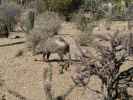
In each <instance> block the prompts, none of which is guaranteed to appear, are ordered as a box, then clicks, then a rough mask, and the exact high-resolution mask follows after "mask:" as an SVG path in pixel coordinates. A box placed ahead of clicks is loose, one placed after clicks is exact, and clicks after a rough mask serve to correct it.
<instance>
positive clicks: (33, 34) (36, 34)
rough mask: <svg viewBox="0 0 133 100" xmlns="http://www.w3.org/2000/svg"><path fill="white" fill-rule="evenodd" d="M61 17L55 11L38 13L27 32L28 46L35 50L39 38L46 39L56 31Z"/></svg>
mask: <svg viewBox="0 0 133 100" xmlns="http://www.w3.org/2000/svg"><path fill="white" fill-rule="evenodd" d="M61 23H62V21H61V19H60V17H59V16H58V14H57V13H54V12H45V13H43V14H41V15H39V16H38V17H37V19H36V21H35V25H34V28H33V29H32V30H31V31H30V33H28V34H27V41H28V46H29V48H32V50H33V51H35V47H36V45H37V44H38V43H39V42H40V41H41V40H44V41H45V40H47V39H48V37H52V36H54V35H56V34H57V33H58V30H59V28H60V26H61Z"/></svg>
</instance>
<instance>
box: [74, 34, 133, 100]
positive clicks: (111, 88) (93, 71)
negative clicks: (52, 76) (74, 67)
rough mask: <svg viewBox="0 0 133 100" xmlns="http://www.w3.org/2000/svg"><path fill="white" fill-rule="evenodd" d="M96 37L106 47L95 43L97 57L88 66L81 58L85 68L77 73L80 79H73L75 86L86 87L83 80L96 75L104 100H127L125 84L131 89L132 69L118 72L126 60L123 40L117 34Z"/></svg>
mask: <svg viewBox="0 0 133 100" xmlns="http://www.w3.org/2000/svg"><path fill="white" fill-rule="evenodd" d="M98 37H99V38H101V39H102V40H103V41H104V42H108V43H109V44H108V46H105V45H102V44H99V43H98V44H97V43H96V44H95V45H94V47H96V51H97V53H98V55H97V56H96V57H95V56H93V57H92V61H91V60H90V63H89V64H87V62H85V60H84V58H81V61H82V62H83V64H84V65H85V66H86V67H85V68H84V69H82V70H80V71H79V72H78V75H79V76H80V77H77V78H73V80H74V82H75V84H79V86H82V87H84V86H86V87H87V84H88V81H85V80H86V79H88V80H89V78H90V77H91V76H92V75H97V76H98V77H99V78H100V79H101V80H102V83H103V86H102V90H103V93H104V94H103V99H104V100H115V99H118V98H122V100H125V96H126V97H127V98H126V99H127V100H128V97H129V96H128V95H127V94H128V93H127V91H126V88H127V87H128V85H126V84H130V86H131V87H132V84H133V82H132V74H131V73H132V68H131V69H129V70H127V71H124V72H122V73H120V72H119V70H120V67H121V65H123V63H124V62H126V60H127V54H126V50H125V48H124V47H123V45H122V40H123V39H121V38H120V35H118V32H116V34H114V35H109V36H108V37H106V36H98ZM90 58H91V57H90ZM90 58H89V59H90ZM130 72H131V73H130ZM129 77H130V78H129ZM128 78H129V80H128ZM130 79H131V80H130ZM123 81H124V82H123ZM124 83H125V85H124ZM121 85H123V86H121ZM125 86H126V87H125ZM103 87H104V89H103ZM118 92H119V93H118Z"/></svg>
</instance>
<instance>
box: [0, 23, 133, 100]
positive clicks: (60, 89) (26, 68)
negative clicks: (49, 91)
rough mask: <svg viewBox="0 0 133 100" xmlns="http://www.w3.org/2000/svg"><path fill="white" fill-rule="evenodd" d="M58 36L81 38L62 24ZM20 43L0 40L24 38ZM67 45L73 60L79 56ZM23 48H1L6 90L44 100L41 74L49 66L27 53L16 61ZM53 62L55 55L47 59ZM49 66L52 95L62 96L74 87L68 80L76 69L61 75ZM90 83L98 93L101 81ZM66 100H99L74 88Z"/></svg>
mask: <svg viewBox="0 0 133 100" xmlns="http://www.w3.org/2000/svg"><path fill="white" fill-rule="evenodd" d="M60 33H61V34H63V33H67V34H71V35H75V34H78V33H79V34H80V31H79V30H77V29H76V27H75V26H74V25H73V24H66V23H65V24H64V25H63V28H62V30H61V31H60ZM20 39H21V40H20ZM20 39H4V38H3V39H0V45H2V44H8V43H11V42H12V43H14V42H15V41H22V40H25V39H24V38H20ZM68 41H69V39H68ZM69 42H70V43H71V54H72V56H73V58H74V56H75V54H76V53H77V54H79V51H77V49H76V47H75V45H74V42H73V41H71V39H70V41H69ZM25 45H26V44H24V43H22V44H19V45H12V46H4V47H0V75H1V76H2V78H3V79H4V80H5V84H6V86H7V87H8V88H9V89H11V90H14V91H16V92H18V93H20V94H21V95H23V96H24V97H27V98H29V99H30V100H45V94H44V90H43V70H44V68H45V67H48V66H49V64H48V63H46V62H42V61H41V60H42V57H41V55H38V56H32V54H31V53H30V52H27V53H25V54H24V55H22V56H20V57H15V55H16V54H17V52H18V51H19V50H21V49H23V48H24V47H25ZM79 55H80V54H79ZM54 58H55V59H56V58H57V59H58V57H57V56H56V55H52V56H51V58H50V59H54ZM35 59H40V61H35ZM51 64H52V65H53V83H52V84H53V89H54V90H53V93H54V95H60V94H63V93H64V92H65V91H67V90H68V89H69V88H70V87H71V86H72V85H74V84H73V83H72V80H71V78H70V77H71V74H72V73H73V70H74V69H75V68H76V67H77V66H78V65H77V64H73V65H72V66H71V69H72V71H67V72H65V73H64V74H62V75H60V74H59V65H58V63H57V62H51ZM129 64H133V62H132V61H130V62H128V63H126V64H125V65H124V66H123V67H122V69H121V70H125V69H127V66H128V65H129ZM91 80H92V81H91V82H90V83H89V86H90V87H91V89H95V90H99V91H100V87H101V81H100V80H99V79H98V78H97V77H96V76H95V77H92V78H91ZM132 92H133V91H132ZM0 93H1V94H6V100H19V98H17V97H15V96H13V95H11V94H9V93H5V92H0ZM1 94H0V95H1ZM67 100H100V95H98V94H96V93H95V92H92V91H91V90H87V89H84V88H75V89H74V90H73V91H72V92H71V94H70V95H69V96H68V97H67Z"/></svg>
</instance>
